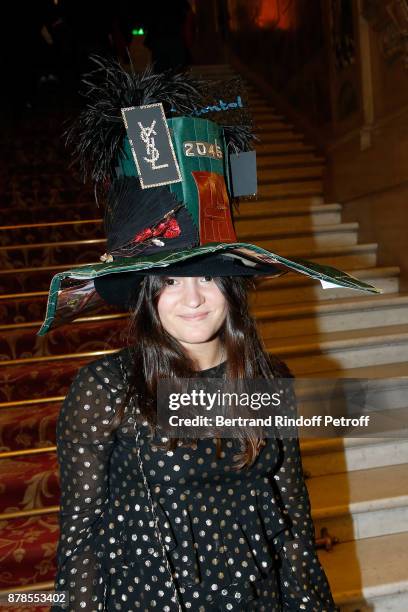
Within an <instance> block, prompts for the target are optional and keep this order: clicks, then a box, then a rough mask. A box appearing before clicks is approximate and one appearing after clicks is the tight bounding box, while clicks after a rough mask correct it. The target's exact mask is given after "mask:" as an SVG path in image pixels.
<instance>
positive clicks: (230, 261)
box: [94, 253, 287, 308]
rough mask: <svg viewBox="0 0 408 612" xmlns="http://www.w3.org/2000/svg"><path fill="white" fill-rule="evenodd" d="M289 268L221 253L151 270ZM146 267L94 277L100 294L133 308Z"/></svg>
mask: <svg viewBox="0 0 408 612" xmlns="http://www.w3.org/2000/svg"><path fill="white" fill-rule="evenodd" d="M286 272H287V270H282V269H281V268H278V267H275V266H273V265H271V264H258V265H256V266H249V265H246V264H245V263H243V262H242V260H241V259H238V258H233V257H230V256H228V255H225V254H224V255H223V254H222V253H214V254H210V255H198V256H197V257H193V258H191V259H187V260H184V261H180V262H178V263H174V264H171V265H170V266H166V267H165V268H163V267H160V268H151V269H150V270H149V273H150V274H154V275H156V276H203V275H205V276H213V277H215V276H280V275H282V274H286ZM146 273H147V271H146V270H136V271H132V272H120V273H119V274H108V275H105V276H99V277H97V278H95V279H94V285H95V289H96V291H97V292H98V293H99V295H100V296H101V297H102V298H103V299H104V300H105V302H107V303H108V304H112V305H113V306H120V307H123V308H130V307H131V306H132V304H134V302H135V298H136V297H137V293H138V288H139V286H140V284H141V282H142V280H143V278H144V277H145V276H146Z"/></svg>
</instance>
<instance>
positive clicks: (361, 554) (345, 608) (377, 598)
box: [318, 532, 408, 612]
mask: <svg viewBox="0 0 408 612" xmlns="http://www.w3.org/2000/svg"><path fill="white" fill-rule="evenodd" d="M318 557H319V560H320V562H321V564H322V566H323V567H324V569H325V572H326V574H327V577H328V580H329V583H330V586H331V589H332V592H333V596H334V599H335V601H336V603H337V604H338V605H339V606H340V609H341V612H356V611H357V610H358V612H372V611H374V610H375V612H402V611H403V610H406V609H407V607H408V576H407V571H406V568H407V567H408V532H404V533H398V534H392V535H384V536H379V537H375V538H363V539H361V540H357V541H355V542H344V543H341V544H337V545H336V546H335V547H334V549H333V550H331V551H325V550H319V551H318ZM345 568H347V571H345Z"/></svg>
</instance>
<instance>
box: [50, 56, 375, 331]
mask: <svg viewBox="0 0 408 612" xmlns="http://www.w3.org/2000/svg"><path fill="white" fill-rule="evenodd" d="M93 59H94V61H95V62H96V64H97V67H96V69H95V70H94V71H92V72H91V73H90V74H88V75H86V77H85V78H84V85H85V90H84V94H85V96H86V100H87V103H86V106H85V109H84V110H83V111H82V113H81V114H80V116H79V119H78V121H77V122H76V124H75V125H74V126H73V127H72V128H71V129H70V131H69V136H68V142H69V143H70V144H71V145H72V146H73V148H74V152H75V154H76V156H77V159H78V161H79V163H80V166H81V170H82V173H83V176H84V178H85V179H88V178H90V179H92V180H93V182H94V184H95V192H96V194H97V198H98V201H101V202H103V205H104V209H105V212H104V228H105V233H106V239H107V242H106V252H105V253H103V254H101V257H100V262H98V263H92V264H89V265H82V266H79V267H76V268H73V269H71V270H67V271H64V272H60V273H58V274H56V275H55V276H54V277H53V279H52V281H51V286H50V291H49V297H48V302H47V312H46V317H45V321H44V323H43V325H42V327H41V329H40V330H39V332H38V334H39V335H44V334H45V333H46V332H47V331H48V330H50V329H51V328H54V327H55V326H57V325H60V324H62V323H66V322H68V321H71V320H73V319H74V318H76V317H78V316H83V315H84V314H86V313H88V312H90V311H92V310H94V309H95V308H97V307H98V306H99V305H100V304H101V303H103V301H105V302H108V303H110V304H115V305H119V306H122V307H130V306H131V305H132V303H134V301H135V299H136V296H137V289H138V286H139V284H140V281H141V280H142V279H143V277H144V276H145V275H146V274H155V275H169V276H201V275H210V276H258V275H259V276H260V275H262V276H270V277H275V276H281V275H282V274H285V273H287V272H289V271H292V272H297V273H299V274H304V275H306V276H309V277H311V278H314V279H317V280H319V281H320V282H321V283H322V284H323V286H335V287H346V288H349V289H356V290H360V291H365V292H372V293H380V290H379V289H377V288H376V287H374V286H372V285H370V284H368V283H364V282H362V281H360V280H359V279H357V278H354V277H353V276H351V275H349V274H347V273H346V272H342V271H340V270H338V269H336V268H333V267H331V266H326V265H319V264H317V263H314V262H310V261H306V260H304V259H298V258H296V259H293V260H292V259H288V258H286V257H283V256H281V255H279V254H277V253H273V252H271V251H268V250H265V249H263V248H261V247H259V246H257V245H255V244H250V243H245V242H239V241H238V240H237V237H236V234H235V229H234V222H233V216H232V209H233V207H234V206H237V205H238V202H239V199H240V198H242V197H249V196H255V195H256V191H257V180H256V157H255V151H254V150H253V140H254V136H253V132H252V126H251V121H250V115H249V112H248V107H247V104H246V101H245V99H244V92H243V89H242V83H241V82H240V80H239V79H233V80H231V81H229V82H227V83H225V82H224V83H222V84H221V85H220V84H218V89H217V90H215V89H214V85H212V84H210V83H209V82H205V81H203V80H197V79H194V78H193V77H192V76H191V75H190V74H185V73H183V74H174V73H172V72H167V73H163V74H155V73H154V72H153V71H152V69H150V68H149V69H148V70H146V71H145V72H144V73H142V74H138V73H136V72H135V71H134V70H133V69H132V68H131V70H130V71H129V72H128V71H126V70H125V69H124V68H122V67H121V65H120V64H119V63H117V62H116V61H114V60H110V59H104V58H100V57H94V58H93Z"/></svg>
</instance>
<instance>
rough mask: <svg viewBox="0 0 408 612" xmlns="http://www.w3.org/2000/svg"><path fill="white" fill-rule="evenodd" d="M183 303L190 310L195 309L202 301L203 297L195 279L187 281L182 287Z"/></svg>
mask: <svg viewBox="0 0 408 612" xmlns="http://www.w3.org/2000/svg"><path fill="white" fill-rule="evenodd" d="M183 295H184V303H185V304H186V305H187V306H190V308H197V307H198V306H200V305H201V304H202V303H203V301H204V296H203V294H202V293H201V288H200V286H199V284H198V283H197V282H196V279H195V278H191V279H189V281H188V282H186V283H185V286H184V292H183Z"/></svg>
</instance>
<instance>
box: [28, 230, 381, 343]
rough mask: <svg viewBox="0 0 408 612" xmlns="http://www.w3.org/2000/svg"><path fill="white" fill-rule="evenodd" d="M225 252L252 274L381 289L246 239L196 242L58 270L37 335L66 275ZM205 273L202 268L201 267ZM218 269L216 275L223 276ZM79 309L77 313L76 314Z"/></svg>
mask: <svg viewBox="0 0 408 612" xmlns="http://www.w3.org/2000/svg"><path fill="white" fill-rule="evenodd" d="M217 251H218V252H220V251H221V252H225V253H226V254H229V255H231V256H235V257H239V258H240V259H241V260H242V261H243V262H245V263H247V265H249V266H252V267H253V274H254V276H256V274H257V271H256V264H257V263H258V264H263V266H265V264H266V265H270V266H271V276H280V275H282V274H285V273H287V272H296V273H299V274H304V275H306V276H309V277H310V278H314V279H316V280H318V281H320V282H321V283H322V285H323V286H324V284H325V283H328V285H329V286H334V287H344V288H347V289H355V290H357V291H363V292H368V293H381V292H382V291H381V289H378V288H377V287H374V286H373V285H370V284H368V283H365V282H363V281H361V280H359V279H358V278H355V277H354V276H351V275H350V274H348V273H347V272H343V271H341V270H338V269H337V268H334V267H332V266H328V265H321V264H318V263H315V262H311V261H308V260H305V259H300V258H296V259H295V260H291V259H287V258H286V257H282V256H281V255H278V254H276V253H272V252H271V251H267V250H265V249H263V248H262V247H259V246H257V245H254V244H249V243H245V242H234V243H218V242H217V243H209V244H206V245H204V246H198V247H194V248H191V249H185V250H178V251H173V252H171V251H170V252H167V253H160V252H158V253H155V254H154V255H149V256H145V257H143V255H139V256H138V257H133V258H120V259H119V258H115V260H114V261H112V262H106V263H96V264H88V265H85V266H81V267H77V268H72V269H71V270H66V271H64V272H59V273H58V274H55V276H54V277H53V278H52V280H51V285H50V290H49V295H48V301H47V310H46V316H45V319H44V323H43V324H42V326H41V328H40V330H39V331H38V335H39V336H43V335H44V334H46V333H47V332H48V331H49V329H50V328H51V326H52V323H53V321H54V318H55V314H56V310H57V307H58V296H59V292H60V289H61V284H62V282H63V281H64V280H65V279H76V280H92V279H95V278H98V277H101V276H105V275H109V274H119V273H123V272H142V271H144V272H146V273H147V274H148V273H149V271H151V273H152V274H154V271H155V270H158V269H161V268H163V267H166V268H167V267H169V273H170V272H171V265H172V264H175V263H178V262H181V261H185V260H188V259H191V258H193V257H197V256H199V255H205V254H209V253H215V252H217ZM203 273H205V270H203ZM222 275H223V274H222V270H220V274H219V276H222ZM79 314H80V313H78V315H79Z"/></svg>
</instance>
